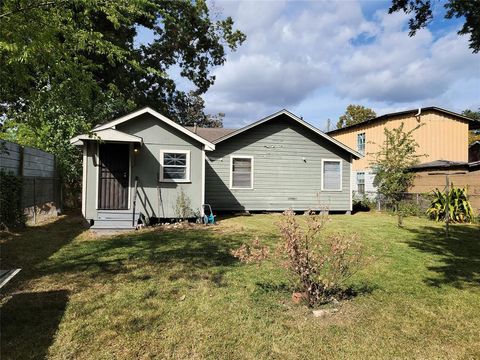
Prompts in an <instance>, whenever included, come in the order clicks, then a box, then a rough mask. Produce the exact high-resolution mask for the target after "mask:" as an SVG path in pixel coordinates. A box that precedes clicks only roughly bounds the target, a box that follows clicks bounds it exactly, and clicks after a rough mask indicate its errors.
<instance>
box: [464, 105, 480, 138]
mask: <svg viewBox="0 0 480 360" xmlns="http://www.w3.org/2000/svg"><path fill="white" fill-rule="evenodd" d="M462 115H464V116H466V117H469V118H470V119H472V120H476V121H478V122H479V123H480V108H478V110H477V111H474V110H470V109H466V110H464V111H462ZM479 140H480V133H479V132H478V131H475V130H472V131H469V132H468V143H469V144H471V143H474V142H475V141H479Z"/></svg>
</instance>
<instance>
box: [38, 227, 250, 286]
mask: <svg viewBox="0 0 480 360" xmlns="http://www.w3.org/2000/svg"><path fill="white" fill-rule="evenodd" d="M245 238H246V236H245V235H244V234H242V233H236V234H216V233H215V232H212V231H210V230H209V229H208V228H206V229H203V228H195V229H191V230H161V229H159V230H153V231H147V232H133V233H128V234H122V235H117V236H113V237H100V238H95V239H89V240H85V241H79V242H75V243H73V244H70V245H69V246H68V247H65V248H64V249H62V250H61V251H59V252H58V253H57V254H55V256H54V257H52V258H50V259H49V261H48V263H46V264H44V266H42V267H41V268H40V272H41V273H43V274H61V273H69V274H80V275H81V276H76V277H75V281H77V282H78V284H79V285H88V282H91V281H92V280H95V281H102V280H108V279H111V278H112V277H113V276H116V275H124V276H127V279H126V280H127V281H132V282H134V281H138V280H140V281H141V280H149V279H150V278H153V277H155V276H157V274H158V272H161V273H162V274H164V275H165V276H166V278H167V279H168V280H170V281H175V280H179V279H184V280H188V281H198V280H209V281H211V282H212V283H214V284H215V285H216V286H219V287H220V286H224V284H223V274H224V273H225V271H226V269H227V268H228V267H230V266H235V265H236V264H237V259H236V258H234V257H233V256H232V255H231V254H230V251H231V249H233V248H235V247H238V246H240V244H241V243H242V242H243V241H244V239H245ZM72 280H73V279H72Z"/></svg>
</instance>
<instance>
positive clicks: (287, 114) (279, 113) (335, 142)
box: [214, 109, 363, 159]
mask: <svg viewBox="0 0 480 360" xmlns="http://www.w3.org/2000/svg"><path fill="white" fill-rule="evenodd" d="M279 115H286V116H288V117H289V118H290V119H292V120H294V121H296V122H297V123H299V124H300V125H302V126H304V127H306V128H307V129H309V130H311V131H313V132H314V133H316V134H317V135H320V137H322V138H324V139H325V140H327V141H329V142H331V143H333V144H334V145H336V146H338V147H340V148H342V149H343V150H345V151H347V152H348V153H350V154H352V155H353V156H354V157H355V158H357V159H360V158H361V157H363V155H362V154H360V153H359V152H357V151H355V150H353V149H351V148H349V147H348V146H346V145H344V144H342V143H341V142H340V141H338V140H335V139H334V138H332V137H330V136H328V135H327V134H325V133H324V132H323V131H321V130H319V129H317V128H316V127H315V126H313V125H311V124H309V123H307V122H306V121H304V120H302V119H301V118H299V117H298V116H296V115H294V114H292V113H291V112H290V111H288V110H285V109H283V110H280V111H277V112H276V113H274V114H272V115H269V116H267V117H265V118H263V119H261V120H258V121H256V122H254V123H253V124H250V125H247V126H245V127H243V128H241V129H238V130H235V131H232V132H230V133H229V134H226V135H224V136H222V137H220V138H218V139H216V140H215V141H214V143H215V144H218V143H220V142H222V141H225V140H227V139H230V138H232V137H234V136H237V135H239V134H241V133H243V132H244V131H247V130H249V129H252V128H254V127H256V126H258V125H261V124H263V123H265V122H267V121H270V120H272V119H274V118H276V117H277V116H279Z"/></svg>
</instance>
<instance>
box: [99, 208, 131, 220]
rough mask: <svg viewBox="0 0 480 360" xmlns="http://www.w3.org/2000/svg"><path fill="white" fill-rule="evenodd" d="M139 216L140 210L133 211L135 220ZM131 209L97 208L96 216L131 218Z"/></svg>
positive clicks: (116, 218)
mask: <svg viewBox="0 0 480 360" xmlns="http://www.w3.org/2000/svg"><path fill="white" fill-rule="evenodd" d="M139 216H140V212H137V211H136V212H135V220H137V219H138V217H139ZM132 217H133V214H132V211H115V210H99V211H98V212H97V218H98V219H99V220H110V219H112V220H132Z"/></svg>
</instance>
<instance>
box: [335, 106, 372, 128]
mask: <svg viewBox="0 0 480 360" xmlns="http://www.w3.org/2000/svg"><path fill="white" fill-rule="evenodd" d="M376 116H377V114H376V113H375V111H373V110H372V109H370V108H367V107H365V106H362V105H352V104H350V105H348V106H347V109H346V111H345V114H343V115H342V116H340V117H339V119H338V122H337V129H341V128H343V127H345V126H350V125H355V124H358V123H361V122H364V121H366V120H370V119H373V118H375V117H376Z"/></svg>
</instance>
